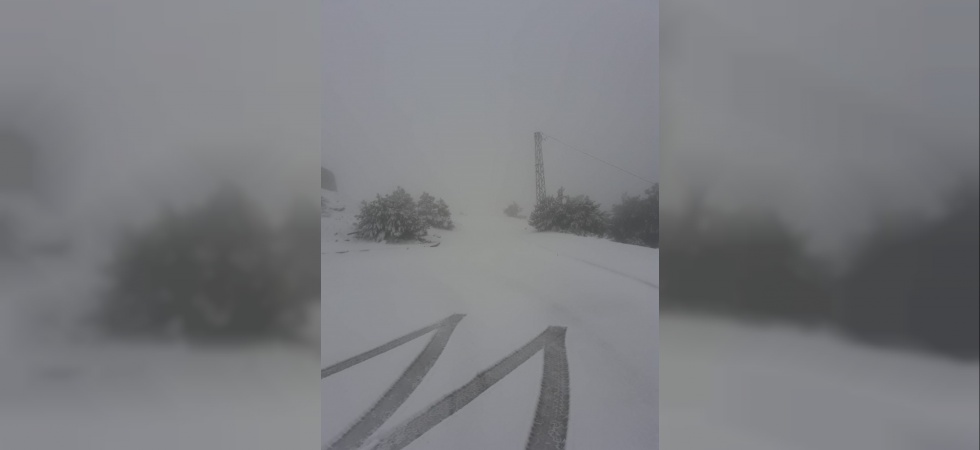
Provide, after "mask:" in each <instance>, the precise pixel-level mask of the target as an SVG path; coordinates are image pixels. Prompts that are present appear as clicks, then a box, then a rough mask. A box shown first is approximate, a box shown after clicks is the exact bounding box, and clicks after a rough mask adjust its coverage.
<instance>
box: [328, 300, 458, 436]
mask: <svg viewBox="0 0 980 450" xmlns="http://www.w3.org/2000/svg"><path fill="white" fill-rule="evenodd" d="M462 319H463V315H462V314H455V315H452V316H450V317H449V318H447V319H445V320H443V321H442V322H439V323H438V324H436V325H433V326H430V327H426V328H423V329H421V330H419V331H417V332H415V333H410V334H408V335H406V336H404V337H402V338H400V339H396V340H395V341H392V342H389V343H388V344H386V345H383V346H381V347H378V348H376V349H374V350H371V351H369V352H368V353H366V354H362V355H360V356H356V357H354V358H351V359H349V360H347V361H344V362H342V363H340V364H345V365H344V366H342V368H339V369H334V370H333V371H332V372H329V374H328V375H332V374H334V373H337V372H339V371H341V370H343V369H346V368H349V367H351V366H353V365H355V364H358V363H361V362H364V361H366V360H368V359H370V358H372V357H374V356H377V355H380V354H382V353H384V352H386V351H388V350H391V349H393V348H395V347H398V346H399V345H402V344H404V343H406V342H408V341H411V340H412V339H415V338H417V337H418V336H421V335H423V334H425V333H427V332H429V331H432V330H433V329H438V331H436V334H434V335H433V336H432V339H431V340H430V341H429V344H428V345H426V347H425V349H423V350H422V352H421V353H419V355H418V356H417V357H416V358H415V360H414V361H412V363H411V364H410V365H409V366H408V368H407V369H405V372H404V373H402V376H401V377H399V378H398V380H396V381H395V383H394V384H393V385H391V387H390V388H388V391H387V392H385V393H384V395H382V396H381V398H380V399H379V400H378V401H377V403H375V404H374V406H373V407H371V409H369V410H368V412H366V413H365V414H364V415H363V416H362V417H361V419H360V420H358V421H357V422H356V423H354V425H351V427H350V428H348V429H347V431H346V432H344V434H342V435H341V436H340V438H339V439H337V440H336V441H334V442H333V443H332V444H330V446H328V447H327V448H328V449H330V450H341V449H353V448H358V447H360V446H361V444H363V443H364V441H366V440H367V439H368V438H369V437H371V435H372V434H373V433H374V432H375V431H378V428H381V425H383V424H384V422H385V421H386V420H388V419H389V418H390V417H391V416H392V415H393V414H394V413H395V411H396V410H397V409H398V407H400V406H401V405H402V404H403V403H405V401H406V400H408V396H410V395H412V392H415V389H416V388H418V386H419V384H421V383H422V378H424V377H425V375H426V374H427V373H429V370H430V369H432V366H434V365H435V363H436V360H437V359H439V356H440V355H442V351H443V349H445V348H446V344H447V343H448V342H449V337H450V336H452V334H453V331H454V330H455V329H456V325H457V324H459V321H460V320H462ZM406 338H408V339H406ZM352 361H356V362H352ZM338 365H339V364H338ZM338 365H334V366H331V367H330V368H328V369H331V368H334V367H337V366H338ZM324 370H326V369H324ZM323 373H324V372H323V371H321V379H323V378H325V376H323Z"/></svg>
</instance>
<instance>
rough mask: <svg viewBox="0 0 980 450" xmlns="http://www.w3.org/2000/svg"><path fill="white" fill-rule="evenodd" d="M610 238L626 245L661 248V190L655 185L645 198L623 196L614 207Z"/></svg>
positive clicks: (647, 191)
mask: <svg viewBox="0 0 980 450" xmlns="http://www.w3.org/2000/svg"><path fill="white" fill-rule="evenodd" d="M609 237H611V238H612V239H613V240H614V241H616V242H622V243H624V244H633V245H642V246H645V247H653V248H658V247H660V190H659V186H656V185H654V186H653V187H651V188H650V189H647V190H646V191H645V192H644V196H643V197H640V196H629V195H623V200H622V202H621V203H620V204H618V205H615V206H613V209H612V217H611V218H610V220H609Z"/></svg>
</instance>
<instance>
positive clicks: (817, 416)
mask: <svg viewBox="0 0 980 450" xmlns="http://www.w3.org/2000/svg"><path fill="white" fill-rule="evenodd" d="M660 343H661V346H660V348H661V353H660V367H661V371H660V382H661V386H662V387H663V391H662V394H661V398H660V408H661V409H660V412H661V415H660V417H661V419H660V420H661V421H660V424H661V429H662V430H663V432H662V433H661V436H660V437H661V446H662V448H664V449H672V450H673V449H698V450H700V449H729V450H743V449H744V450H769V449H772V450H838V449H861V450H921V449H931V450H954V449H957V450H958V449H963V450H965V449H971V448H977V446H978V444H980V438H978V431H980V429H978V427H980V425H978V423H980V413H978V410H980V400H978V395H980V390H978V381H980V368H978V365H977V364H976V363H961V362H955V361H951V360H946V359H944V358H940V357H935V356H929V355H924V354H915V353H910V352H907V351H901V350H882V349H877V348H871V347H865V346H860V345H856V344H853V343H850V342H847V341H844V340H842V339H841V338H840V337H837V336H835V335H834V334H832V333H829V332H824V331H814V330H810V331H806V330H800V329H798V328H792V327H782V326H774V327H758V326H749V325H744V324H736V323H734V322H732V321H727V320H721V319H706V318H694V317H689V316H683V315H673V314H664V315H663V316H661V318H660Z"/></svg>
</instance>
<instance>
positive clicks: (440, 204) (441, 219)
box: [432, 198, 456, 230]
mask: <svg viewBox="0 0 980 450" xmlns="http://www.w3.org/2000/svg"><path fill="white" fill-rule="evenodd" d="M432 227H433V228H438V229H440V230H452V229H453V228H456V224H454V223H453V215H452V213H451V212H449V205H447V204H446V201H445V200H443V199H441V198H440V199H439V200H437V201H436V220H435V222H434V223H433V224H432Z"/></svg>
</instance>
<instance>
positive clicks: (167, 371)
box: [0, 259, 320, 450]
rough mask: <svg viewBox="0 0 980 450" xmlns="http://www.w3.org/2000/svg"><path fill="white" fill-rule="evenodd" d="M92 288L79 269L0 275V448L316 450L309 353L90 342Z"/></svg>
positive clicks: (87, 271)
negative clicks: (86, 324) (88, 322)
mask: <svg viewBox="0 0 980 450" xmlns="http://www.w3.org/2000/svg"><path fill="white" fill-rule="evenodd" d="M97 288H98V277H97V276H96V272H95V270H94V269H93V267H92V266H90V265H88V264H85V263H84V262H83V261H80V260H71V259H66V260H59V259H50V260H48V261H46V262H45V261H33V262H32V263H29V262H25V261H20V262H18V263H16V264H11V263H6V264H0V448H2V449H4V450H48V449H58V448H74V449H86V450H88V449H91V450H129V449H149V450H153V449H159V450H174V449H207V450H213V449H225V448H228V449H232V448H234V449H254V450H268V449H280V448H281V449H292V448H316V446H317V445H319V438H318V436H319V428H320V423H319V422H320V420H319V418H320V411H319V404H318V401H317V395H318V393H319V385H317V384H315V383H314V382H313V381H314V378H313V371H314V368H315V367H314V366H316V365H317V364H318V361H317V358H316V354H315V351H311V350H310V348H309V347H307V348H300V347H299V346H296V345H291V344H286V343H283V344H273V343H270V344H267V345H264V346H251V347H240V348H199V347H192V346H189V345H187V344H184V343H180V342H169V343H162V342H158V343H138V342H112V341H107V340H104V339H99V338H97V337H96V336H95V335H94V334H93V333H90V332H87V331H86V328H85V327H84V324H83V323H82V322H81V320H80V318H81V317H82V316H83V314H84V313H86V312H87V311H90V307H91V306H92V305H93V303H92V301H93V300H94V297H93V295H92V293H93V292H94V291H95V290H96V289H97ZM311 333H312V334H318V333H319V330H313V331H312V332H311ZM314 342H315V341H314Z"/></svg>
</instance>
